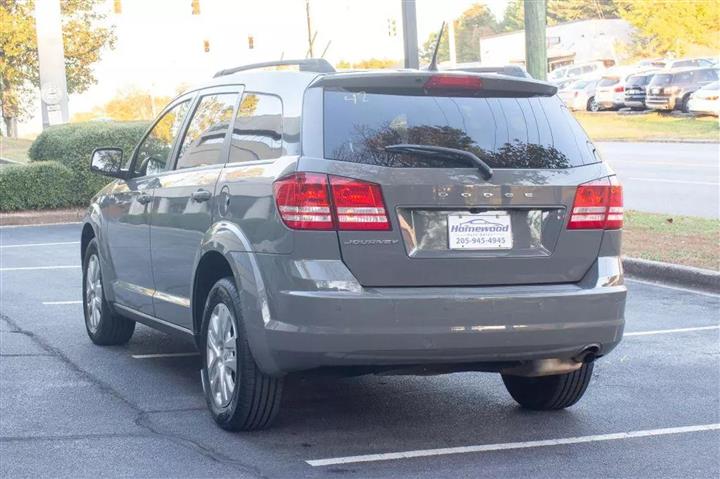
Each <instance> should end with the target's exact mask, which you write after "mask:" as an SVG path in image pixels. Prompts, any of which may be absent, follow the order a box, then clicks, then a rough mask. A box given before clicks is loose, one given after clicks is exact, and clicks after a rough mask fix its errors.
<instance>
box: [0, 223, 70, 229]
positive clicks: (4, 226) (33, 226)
mask: <svg viewBox="0 0 720 479" xmlns="http://www.w3.org/2000/svg"><path fill="white" fill-rule="evenodd" d="M79 224H82V223H81V222H80V221H71V222H68V223H38V224H36V225H2V226H0V229H5V228H8V229H10V228H37V227H40V226H65V225H79Z"/></svg>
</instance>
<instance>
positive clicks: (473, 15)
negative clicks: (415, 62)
mask: <svg viewBox="0 0 720 479" xmlns="http://www.w3.org/2000/svg"><path fill="white" fill-rule="evenodd" d="M453 26H454V27H455V49H456V51H457V60H458V62H472V61H478V60H479V59H480V38H481V37H484V36H487V35H492V34H494V33H497V32H498V31H499V25H498V23H497V20H496V18H495V15H493V13H492V11H490V9H489V8H488V7H487V6H486V5H485V4H482V3H476V4H475V5H472V6H471V7H470V8H468V9H467V10H465V11H464V12H463V13H462V15H460V17H458V18H457V19H455V20H453ZM439 27H440V25H438V28H439ZM436 41H437V33H431V34H430V36H429V37H428V38H427V40H425V43H423V46H422V50H421V52H420V58H421V59H422V60H424V61H426V62H428V63H429V62H430V61H431V59H432V54H433V49H434V48H435V42H436ZM437 58H438V62H441V61H447V60H449V59H450V47H449V41H448V37H447V28H446V31H445V33H443V38H442V40H441V41H440V47H439V48H438V57H437Z"/></svg>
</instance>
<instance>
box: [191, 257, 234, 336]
mask: <svg viewBox="0 0 720 479" xmlns="http://www.w3.org/2000/svg"><path fill="white" fill-rule="evenodd" d="M228 276H231V277H233V272H232V268H230V263H228V261H227V259H225V256H223V255H222V254H220V253H218V252H217V251H209V252H207V253H205V255H204V256H203V257H202V258H201V259H200V263H199V264H198V267H197V270H196V271H195V280H194V281H193V297H192V315H193V332H194V333H195V334H197V333H199V332H200V326H201V325H202V316H203V309H204V308H205V301H206V300H207V297H208V294H209V293H210V290H211V289H212V287H213V285H214V284H215V283H216V282H217V281H218V280H220V279H222V278H226V277H228Z"/></svg>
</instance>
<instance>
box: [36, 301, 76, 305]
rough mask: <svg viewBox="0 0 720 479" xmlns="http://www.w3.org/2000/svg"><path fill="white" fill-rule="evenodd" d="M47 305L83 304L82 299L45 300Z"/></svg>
mask: <svg viewBox="0 0 720 479" xmlns="http://www.w3.org/2000/svg"><path fill="white" fill-rule="evenodd" d="M42 304H44V305H45V306H56V305H58V306H59V305H64V304H82V301H43V303H42Z"/></svg>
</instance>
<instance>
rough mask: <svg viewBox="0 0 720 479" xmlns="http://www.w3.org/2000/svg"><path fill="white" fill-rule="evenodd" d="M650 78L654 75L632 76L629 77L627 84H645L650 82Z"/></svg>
mask: <svg viewBox="0 0 720 479" xmlns="http://www.w3.org/2000/svg"><path fill="white" fill-rule="evenodd" d="M650 78H652V75H639V76H632V77H630V78H628V79H627V82H626V84H627V85H628V86H643V85H647V84H648V83H649V82H650Z"/></svg>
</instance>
